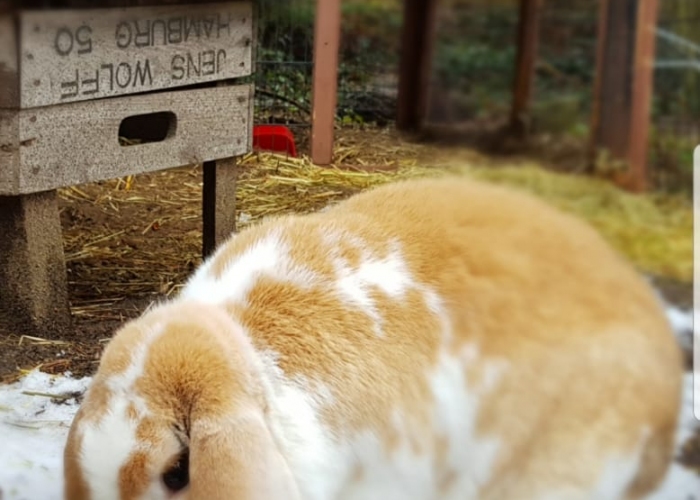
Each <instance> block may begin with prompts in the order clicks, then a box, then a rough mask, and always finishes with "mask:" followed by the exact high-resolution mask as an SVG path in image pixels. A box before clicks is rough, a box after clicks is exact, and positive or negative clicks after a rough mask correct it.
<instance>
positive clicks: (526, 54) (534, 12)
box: [510, 0, 542, 136]
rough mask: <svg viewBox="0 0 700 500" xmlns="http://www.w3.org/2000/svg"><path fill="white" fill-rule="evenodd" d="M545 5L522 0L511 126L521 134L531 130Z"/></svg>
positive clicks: (534, 0)
mask: <svg viewBox="0 0 700 500" xmlns="http://www.w3.org/2000/svg"><path fill="white" fill-rule="evenodd" d="M541 8H542V0H520V16H519V18H518V34H517V37H516V42H515V43H516V47H517V51H518V52H517V57H516V66H515V78H514V83H513V102H512V106H511V112H510V129H511V131H512V133H514V134H516V135H518V136H523V135H525V134H526V133H527V130H528V120H527V113H528V111H529V106H530V99H531V98H532V92H533V85H534V81H535V63H536V61H537V46H538V38H539V18H540V11H541Z"/></svg>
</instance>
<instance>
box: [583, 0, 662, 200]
mask: <svg viewBox="0 0 700 500" xmlns="http://www.w3.org/2000/svg"><path fill="white" fill-rule="evenodd" d="M600 9H601V10H600V14H599V34H598V54H597V58H598V60H597V63H596V68H597V70H596V80H595V83H594V96H593V114H592V117H591V162H593V161H595V160H596V158H597V157H598V154H599V153H600V152H601V151H607V153H608V155H609V158H610V159H611V161H614V162H625V163H626V166H627V169H626V170H625V172H624V173H623V174H621V175H619V176H618V182H619V183H620V184H621V185H622V186H623V187H625V188H628V189H630V190H632V191H641V190H643V189H645V187H646V184H647V173H646V161H647V147H648V144H647V141H648V134H649V118H650V117H649V112H650V106H651V96H652V89H653V60H654V49H655V36H656V35H655V32H654V28H655V27H656V19H657V16H658V0H601V3H600Z"/></svg>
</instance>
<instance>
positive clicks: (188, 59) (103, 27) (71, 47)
mask: <svg viewBox="0 0 700 500" xmlns="http://www.w3.org/2000/svg"><path fill="white" fill-rule="evenodd" d="M17 16H18V20H19V21H18V24H19V27H20V30H19V31H20V33H21V34H20V37H19V55H20V63H19V75H20V76H19V89H20V106H19V107H22V108H30V107H38V106H48V105H52V104H59V103H67V102H76V101H85V100H91V99H97V98H104V97H113V96H120V95H129V94H136V93H141V92H147V91H152V90H162V89H172V88H176V87H181V86H185V85H192V84H198V83H205V82H213V81H218V80H227V79H232V78H238V77H241V76H246V75H249V74H250V73H251V71H252V66H253V61H252V45H253V31H252V26H253V20H252V17H253V7H252V3H251V2H250V1H236V2H222V3H212V4H202V5H197V6H195V5H190V4H188V5H160V6H150V7H123V8H114V9H94V8H93V9H70V10H43V9H42V10H23V11H19V12H18V13H17Z"/></svg>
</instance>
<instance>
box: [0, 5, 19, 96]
mask: <svg viewBox="0 0 700 500" xmlns="http://www.w3.org/2000/svg"><path fill="white" fill-rule="evenodd" d="M17 65H18V62H17V40H16V37H15V26H14V22H13V20H12V15H10V14H9V13H6V14H3V13H2V12H1V11H0V108H11V107H17V105H18V104H19V78H18V76H17V74H18V73H17V67H18V66H17Z"/></svg>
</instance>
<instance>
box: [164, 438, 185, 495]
mask: <svg viewBox="0 0 700 500" xmlns="http://www.w3.org/2000/svg"><path fill="white" fill-rule="evenodd" d="M162 477H163V484H164V485H165V487H166V488H168V490H169V491H171V492H173V493H177V492H178V491H180V490H183V489H185V488H186V487H187V485H188V484H189V482H190V453H189V450H188V449H185V450H183V452H182V453H181V454H180V455H179V456H178V457H177V461H176V462H175V463H174V464H173V465H172V466H171V467H170V468H168V470H166V471H165V472H164V473H163V476H162Z"/></svg>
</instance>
